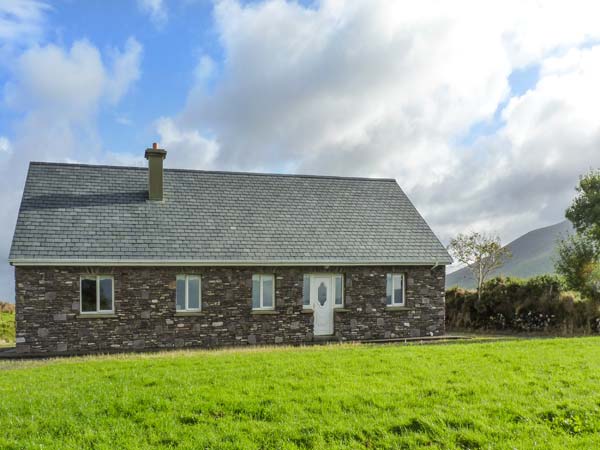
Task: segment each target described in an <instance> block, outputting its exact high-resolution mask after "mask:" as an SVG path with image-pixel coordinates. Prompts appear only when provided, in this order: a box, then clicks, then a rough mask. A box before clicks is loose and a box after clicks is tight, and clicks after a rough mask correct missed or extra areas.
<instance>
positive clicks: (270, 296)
mask: <svg viewBox="0 0 600 450" xmlns="http://www.w3.org/2000/svg"><path fill="white" fill-rule="evenodd" d="M145 156H146V158H147V160H148V168H139V167H113V166H93V165H82V164H58V163H37V162H32V163H31V165H30V167H29V172H28V175H27V181H26V184H25V189H24V192H23V199H22V203H21V207H20V210H19V216H18V220H17V225H16V229H15V234H14V238H13V242H12V248H11V251H10V257H9V262H10V263H11V264H12V265H13V266H15V279H16V320H17V352H19V353H21V354H32V355H34V354H37V355H39V354H79V353H93V352H110V351H126V350H137V349H160V348H176V347H182V348H183V347H216V346H236V345H249V344H250V345H253V344H280V343H282V344H301V343H308V342H311V341H315V340H336V341H363V340H374V339H392V338H402V337H416V336H432V335H441V334H443V333H444V278H445V265H447V264H449V263H451V259H450V257H449V256H448V253H447V252H446V250H445V249H444V247H443V246H442V244H441V243H440V242H439V240H438V239H437V238H436V236H435V235H434V234H433V232H432V231H431V229H430V228H429V226H428V225H427V224H426V223H425V221H424V220H423V218H422V217H421V216H420V215H419V213H418V212H417V210H416V209H415V207H414V206H413V205H412V203H411V202H410V200H409V199H408V198H407V196H406V195H405V194H404V192H403V191H402V190H401V189H400V187H399V186H398V184H397V183H396V181H395V180H393V179H375V178H348V177H334V176H312V175H281V174H260V173H238V172H216V171H199V170H175V169H166V170H163V161H164V159H165V157H166V152H165V151H164V150H162V149H159V148H157V146H156V144H155V145H154V146H153V148H150V149H147V150H146V154H145Z"/></svg>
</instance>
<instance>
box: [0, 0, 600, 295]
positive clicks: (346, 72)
mask: <svg viewBox="0 0 600 450" xmlns="http://www.w3.org/2000/svg"><path fill="white" fill-rule="evenodd" d="M598 17H600V3H598V2H596V1H592V0H590V1H581V0H572V1H570V2H564V1H552V0H547V1H543V2H541V1H539V0H519V1H516V0H514V1H513V0H506V1H503V2H496V1H489V2H488V1H481V0H473V1H461V0H456V1H453V2H447V1H443V0H439V1H433V0H424V1H419V2H403V1H398V0H321V1H319V0H314V1H311V0H306V1H285V0H264V1H259V0H254V1H241V0H213V1H210V0H137V1H136V0H132V1H124V0H102V1H100V0H95V1H94V0H90V1H85V2H80V1H75V0H54V1H52V2H45V1H43V0H2V1H0V188H1V189H0V201H1V204H2V209H3V214H2V215H0V255H2V257H4V258H5V261H6V258H7V257H8V252H9V249H10V242H11V239H12V235H13V231H14V225H15V221H16V216H17V212H18V208H19V202H20V199H21V194H22V188H23V184H24V182H25V177H26V173H27V166H28V164H29V162H30V161H58V162H80V163H91V164H117V165H135V166H144V165H145V160H144V157H143V155H144V150H145V148H146V147H149V146H150V145H151V143H152V142H158V143H159V144H160V145H161V147H164V148H165V149H166V150H167V151H168V155H167V160H166V161H165V165H166V167H178V168H191V169H218V170H236V171H237V170H242V171H260V172H278V173H307V174H330V175H345V176H363V177H391V178H395V179H396V180H397V181H398V183H399V184H400V186H402V188H403V189H404V190H405V191H406V192H407V194H408V195H409V197H410V198H411V200H412V201H413V202H414V203H415V205H416V206H417V208H418V209H419V210H420V212H421V213H422V214H423V216H424V217H425V219H426V220H427V222H428V223H429V224H430V226H431V227H432V229H433V230H434V231H435V232H436V234H437V235H438V236H439V237H440V239H441V240H442V242H444V243H447V242H448V241H449V239H450V238H451V237H452V236H454V235H456V234H457V233H460V232H467V231H483V232H487V233H493V234H497V235H498V236H500V237H501V239H502V241H503V242H505V243H508V242H509V241H511V240H513V239H514V238H516V237H518V236H519V235H521V234H523V233H525V232H527V231H530V230H532V229H534V228H538V227H542V226H547V225H551V224H554V223H557V222H559V221H561V220H563V219H564V211H565V209H566V207H567V206H568V205H569V203H570V201H571V200H572V198H573V196H574V194H575V190H574V188H575V186H576V185H577V182H578V178H579V176H580V175H581V174H583V173H585V172H587V171H588V170H590V169H593V168H598V167H599V166H600V89H599V87H598V86H599V83H600V81H599V80H600V27H598V25H597V18H598ZM13 298H14V273H13V269H12V268H11V267H10V266H9V265H8V263H7V262H6V263H5V264H0V299H7V300H9V301H12V300H13Z"/></svg>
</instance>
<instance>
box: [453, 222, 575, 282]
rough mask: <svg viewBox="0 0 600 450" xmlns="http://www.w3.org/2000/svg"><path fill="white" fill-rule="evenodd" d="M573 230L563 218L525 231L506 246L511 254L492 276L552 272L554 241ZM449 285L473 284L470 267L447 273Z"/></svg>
mask: <svg viewBox="0 0 600 450" xmlns="http://www.w3.org/2000/svg"><path fill="white" fill-rule="evenodd" d="M572 233H573V226H572V225H571V222H569V221H567V220H565V221H564V222H561V223H557V224H556V225H552V226H549V227H545V228H539V229H537V230H533V231H530V232H529V233H527V234H524V235H523V236H521V237H520V238H517V239H515V240H514V241H512V242H511V243H510V244H508V245H507V246H506V247H507V248H508V249H509V250H510V251H511V253H512V258H510V259H509V260H508V261H506V263H505V264H504V266H502V267H501V268H500V269H499V270H497V271H495V272H494V273H493V274H492V276H496V275H504V276H511V277H518V278H529V277H533V276H535V275H544V274H552V273H555V272H554V260H553V258H554V255H555V254H556V245H557V243H558V241H559V240H560V239H563V238H564V237H565V236H567V235H569V234H572ZM452 286H460V287H463V288H468V289H472V288H474V287H475V280H474V278H473V276H472V275H471V272H470V271H469V269H467V268H466V267H465V268H462V269H460V270H457V271H456V272H452V273H451V274H449V275H448V276H447V277H446V287H452Z"/></svg>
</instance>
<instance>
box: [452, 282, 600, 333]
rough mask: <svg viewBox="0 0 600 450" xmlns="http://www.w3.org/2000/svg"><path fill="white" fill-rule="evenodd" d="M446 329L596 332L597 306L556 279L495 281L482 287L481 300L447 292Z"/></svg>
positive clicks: (468, 294)
mask: <svg viewBox="0 0 600 450" xmlns="http://www.w3.org/2000/svg"><path fill="white" fill-rule="evenodd" d="M446 324H447V326H448V327H449V328H467V329H487V330H514V331H527V332H532V331H533V332H539V331H542V332H553V333H556V332H559V333H561V334H573V333H592V332H598V331H600V330H599V324H600V312H599V310H598V304H597V303H596V302H594V301H592V300H587V299H582V298H581V296H580V295H579V294H578V293H576V292H572V291H571V292H569V291H567V290H566V288H565V286H564V284H563V282H562V280H561V279H560V278H559V277H556V276H549V275H543V276H539V277H534V278H530V279H528V280H520V279H515V278H502V277H498V278H494V279H492V280H490V281H488V282H487V283H485V285H484V289H483V292H482V295H481V300H478V299H477V294H476V292H474V291H467V290H464V289H460V288H453V289H450V290H448V291H447V292H446Z"/></svg>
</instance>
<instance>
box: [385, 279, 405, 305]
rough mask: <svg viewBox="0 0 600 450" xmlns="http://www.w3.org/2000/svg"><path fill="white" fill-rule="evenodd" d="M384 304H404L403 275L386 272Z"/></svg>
mask: <svg viewBox="0 0 600 450" xmlns="http://www.w3.org/2000/svg"><path fill="white" fill-rule="evenodd" d="M386 304H387V305H388V306H404V275H403V274H401V273H388V274H387V287H386Z"/></svg>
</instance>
